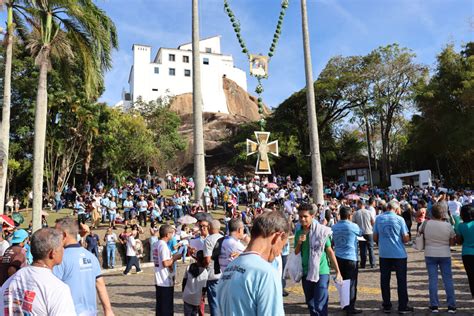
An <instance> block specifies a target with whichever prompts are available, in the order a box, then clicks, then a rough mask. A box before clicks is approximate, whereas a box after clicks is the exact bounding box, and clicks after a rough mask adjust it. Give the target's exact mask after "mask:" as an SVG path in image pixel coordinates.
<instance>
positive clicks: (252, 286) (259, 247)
mask: <svg viewBox="0 0 474 316" xmlns="http://www.w3.org/2000/svg"><path fill="white" fill-rule="evenodd" d="M289 230H290V227H289V224H288V221H287V220H286V219H285V218H284V217H283V216H282V215H281V214H280V213H278V212H265V213H263V214H262V215H260V216H258V217H257V218H256V219H255V221H254V224H253V226H252V232H251V235H252V239H251V241H250V244H249V245H248V247H247V251H246V252H243V253H242V254H241V255H240V256H239V257H237V258H236V259H235V260H233V261H232V262H231V263H230V264H229V265H228V266H227V268H226V269H225V271H224V272H223V273H222V277H221V280H220V281H219V283H218V285H217V300H218V302H219V304H218V306H219V310H220V315H226V316H233V315H256V316H264V315H265V316H266V315H272V316H282V315H285V312H284V310H283V297H282V288H281V279H280V276H279V273H278V271H277V270H276V269H274V268H273V267H272V265H271V263H270V262H272V261H273V260H274V259H275V258H276V257H277V256H279V255H280V254H281V251H282V248H283V247H284V246H285V244H286V242H287V240H288V233H289Z"/></svg>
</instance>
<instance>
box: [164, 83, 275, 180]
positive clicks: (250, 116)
mask: <svg viewBox="0 0 474 316" xmlns="http://www.w3.org/2000/svg"><path fill="white" fill-rule="evenodd" d="M223 87H224V92H225V96H226V101H227V108H228V110H229V114H226V113H204V114H203V129H204V150H205V152H206V169H207V172H220V173H227V172H239V174H241V173H242V172H245V171H251V169H252V168H253V167H252V166H250V165H249V166H239V167H237V169H239V170H236V167H231V166H229V165H228V164H226V162H227V161H229V160H230V159H232V157H233V156H234V155H236V154H237V152H236V150H235V149H234V147H233V146H234V144H230V143H228V142H227V140H228V139H229V138H230V137H231V136H233V135H235V134H236V133H237V132H238V131H239V127H240V126H242V124H245V123H249V122H254V121H257V120H259V118H260V115H259V114H258V106H257V98H255V97H254V96H251V95H249V94H248V93H247V92H246V91H245V90H244V89H242V88H241V87H240V86H239V85H237V84H236V83H235V82H234V81H232V80H230V79H227V78H224V80H223ZM170 108H171V110H173V111H175V112H176V113H178V114H179V115H180V117H181V127H180V130H179V131H180V134H181V135H182V137H183V138H184V139H185V141H186V143H187V149H186V150H185V151H183V152H181V153H180V154H179V155H178V157H177V158H176V159H175V160H174V161H172V162H171V163H170V165H169V166H168V169H170V170H175V171H180V172H184V173H186V174H192V170H193V153H194V151H193V114H192V109H193V104H192V94H191V93H186V94H182V95H178V96H176V97H175V98H174V100H173V102H172V103H171V105H170ZM264 111H265V114H266V115H268V114H270V110H269V109H268V108H267V107H265V108H264ZM251 136H252V135H249V137H251Z"/></svg>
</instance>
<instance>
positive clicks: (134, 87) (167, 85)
mask: <svg viewBox="0 0 474 316" xmlns="http://www.w3.org/2000/svg"><path fill="white" fill-rule="evenodd" d="M200 46H201V49H202V51H203V52H202V53H201V76H202V93H203V103H204V108H203V111H204V112H222V113H229V111H228V108H227V103H226V99H225V94H224V90H223V82H222V77H223V76H224V75H225V76H226V77H227V78H229V79H231V80H233V81H235V82H236V83H237V84H238V85H239V86H241V87H242V88H243V89H244V90H247V75H246V73H245V72H244V71H242V70H240V69H238V68H235V67H234V61H233V58H232V56H230V55H221V54H218V53H220V37H213V38H210V39H206V40H203V41H202V42H201V43H200ZM206 48H211V50H212V53H205V49H206ZM187 49H189V50H187ZM190 49H191V44H185V45H182V46H180V49H167V48H161V49H160V50H159V51H158V53H157V55H156V57H155V60H154V62H151V61H150V60H151V47H149V46H144V45H134V46H133V55H134V56H133V63H134V64H133V67H132V71H131V75H130V81H129V85H130V92H131V93H132V98H133V101H134V102H135V101H137V99H138V98H139V97H142V99H143V100H144V101H151V100H156V99H157V98H159V97H160V96H165V95H167V96H169V95H179V94H183V93H191V92H192V90H193V89H192V88H193V87H192V52H191V51H190ZM170 54H172V55H174V61H171V60H170V57H169V56H170ZM183 56H187V57H188V60H189V62H185V60H184V59H183ZM205 59H206V60H208V63H209V64H208V65H206V64H204V62H203V61H204V60H205ZM155 67H158V69H159V73H158V74H156V73H155ZM170 69H174V72H175V75H174V76H172V75H170ZM185 70H189V72H190V76H189V77H187V76H185ZM154 90H157V91H154Z"/></svg>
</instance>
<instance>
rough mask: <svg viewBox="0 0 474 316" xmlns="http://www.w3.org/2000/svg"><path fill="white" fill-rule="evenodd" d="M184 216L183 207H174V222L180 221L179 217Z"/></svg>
mask: <svg viewBox="0 0 474 316" xmlns="http://www.w3.org/2000/svg"><path fill="white" fill-rule="evenodd" d="M182 216H183V209H182V208H181V207H175V208H174V209H173V221H174V224H175V225H176V223H178V219H179V218H180V217H182Z"/></svg>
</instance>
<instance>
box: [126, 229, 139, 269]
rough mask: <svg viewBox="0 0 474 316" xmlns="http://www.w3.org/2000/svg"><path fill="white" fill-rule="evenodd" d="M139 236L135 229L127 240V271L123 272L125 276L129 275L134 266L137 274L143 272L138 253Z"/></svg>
mask: <svg viewBox="0 0 474 316" xmlns="http://www.w3.org/2000/svg"><path fill="white" fill-rule="evenodd" d="M137 236H138V231H137V230H136V229H134V230H132V234H131V235H130V236H128V238H127V267H126V268H125V271H123V274H124V275H127V274H128V273H129V272H130V270H131V269H132V266H135V270H136V271H137V273H141V272H143V271H142V269H140V261H139V260H138V257H137V252H136V250H137V249H136V247H137V241H136V240H135V238H138V237H137Z"/></svg>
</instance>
